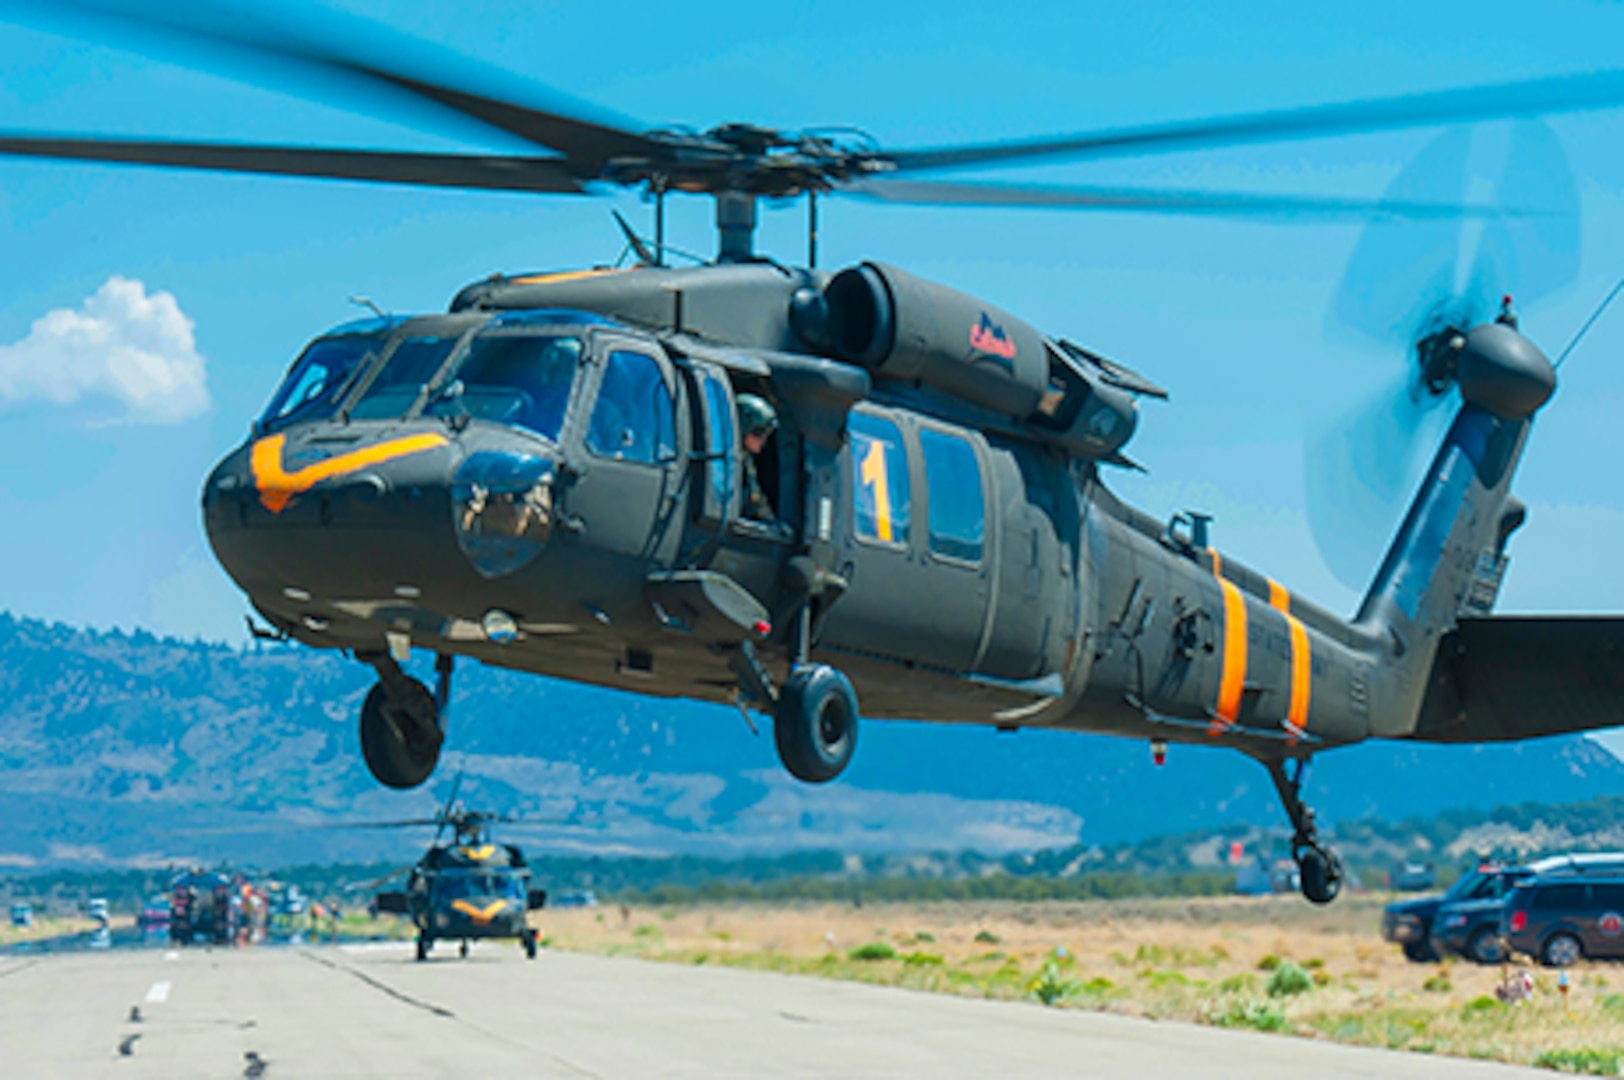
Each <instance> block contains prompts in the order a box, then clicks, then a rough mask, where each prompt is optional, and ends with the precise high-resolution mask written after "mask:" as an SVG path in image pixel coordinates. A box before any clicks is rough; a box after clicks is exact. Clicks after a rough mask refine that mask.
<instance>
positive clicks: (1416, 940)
mask: <svg viewBox="0 0 1624 1080" xmlns="http://www.w3.org/2000/svg"><path fill="white" fill-rule="evenodd" d="M1533 876H1534V871H1533V870H1532V869H1531V868H1529V867H1526V866H1500V865H1498V864H1496V863H1484V864H1482V865H1481V866H1478V867H1476V868H1475V869H1473V870H1469V871H1467V872H1466V873H1465V874H1462V875H1461V877H1460V880H1459V881H1456V882H1455V884H1454V885H1453V886H1452V887H1451V888H1450V890H1449V891H1448V892H1446V893H1444V894H1443V895H1442V896H1423V897H1420V898H1418V899H1415V900H1400V901H1399V902H1397V903H1395V904H1388V905H1387V910H1386V912H1385V913H1384V914H1383V916H1382V937H1384V938H1386V939H1387V940H1388V941H1393V942H1397V943H1398V944H1399V945H1401V946H1403V948H1404V955H1405V956H1407V957H1409V958H1410V959H1411V960H1414V961H1416V962H1417V963H1424V962H1426V961H1430V960H1436V959H1438V949H1439V948H1440V947H1442V948H1443V949H1444V950H1445V951H1450V952H1462V953H1465V954H1466V955H1468V956H1470V957H1471V958H1472V959H1474V960H1476V959H1478V955H1477V954H1476V953H1473V952H1468V951H1467V950H1468V947H1469V946H1476V947H1479V948H1480V949H1482V947H1483V945H1484V942H1485V941H1486V942H1488V943H1489V944H1490V945H1495V946H1496V947H1497V943H1496V942H1495V938H1496V936H1497V934H1498V932H1499V924H1500V918H1499V914H1500V907H1499V905H1500V901H1501V900H1502V899H1503V898H1504V897H1505V895H1506V893H1508V892H1509V891H1511V889H1512V888H1513V887H1514V886H1516V885H1517V884H1518V883H1519V882H1522V881H1526V880H1528V879H1530V878H1532V877H1533ZM1485 909H1488V910H1492V917H1490V918H1488V919H1486V920H1484V919H1482V918H1481V911H1482V910H1485ZM1440 912H1443V913H1444V918H1443V919H1440V917H1439V915H1440ZM1466 913H1470V915H1469V919H1467V920H1461V921H1460V923H1459V924H1458V925H1451V927H1450V929H1451V930H1452V931H1461V932H1460V933H1458V934H1452V935H1451V936H1450V937H1448V938H1443V939H1440V938H1439V937H1438V933H1439V931H1440V930H1442V929H1444V926H1443V925H1442V924H1443V923H1444V922H1445V921H1450V922H1451V923H1453V921H1454V918H1455V917H1457V916H1459V915H1462V914H1466ZM1467 921H1470V922H1471V925H1470V926H1467V925H1466V923H1467ZM1484 928H1486V929H1487V933H1486V934H1484V933H1483V929H1484ZM1474 933H1476V934H1478V935H1479V936H1480V937H1479V939H1474V938H1473V937H1472V935H1473V934H1474ZM1457 936H1458V937H1459V943H1458V944H1457V943H1456V942H1455V940H1454V938H1455V937H1457ZM1482 951H1485V952H1486V951H1487V950H1486V949H1483V950H1482ZM1497 959H1498V958H1496V960H1489V961H1485V962H1487V963H1495V962H1497Z"/></svg>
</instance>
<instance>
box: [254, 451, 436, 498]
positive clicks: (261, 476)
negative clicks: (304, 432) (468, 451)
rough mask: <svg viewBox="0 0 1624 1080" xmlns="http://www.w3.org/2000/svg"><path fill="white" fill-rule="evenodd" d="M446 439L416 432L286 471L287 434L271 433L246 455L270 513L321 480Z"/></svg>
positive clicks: (399, 456) (389, 459)
mask: <svg viewBox="0 0 1624 1080" xmlns="http://www.w3.org/2000/svg"><path fill="white" fill-rule="evenodd" d="M447 441H448V440H447V439H446V437H445V436H444V435H437V434H435V433H434V432H432V431H425V432H422V433H420V434H417V435H407V436H404V437H402V438H399V439H390V440H389V441H387V442H381V443H375V444H374V445H372V446H365V447H362V448H361V449H359V450H351V451H350V452H349V453H347V454H337V455H334V456H333V457H330V458H327V459H325V460H323V461H318V462H316V463H315V464H313V465H306V466H305V467H304V468H302V469H295V470H294V471H293V472H288V471H286V470H285V469H284V468H283V467H282V452H283V450H284V448H285V447H286V444H287V436H286V435H272V436H271V437H270V438H268V439H261V440H259V442H257V443H255V444H254V448H253V450H252V451H251V452H250V454H249V465H250V467H251V468H252V469H253V472H254V487H255V488H257V489H258V491H259V501H260V502H262V503H264V504H265V509H267V510H269V511H270V512H271V513H273V514H280V513H281V512H282V509H283V507H285V506H287V505H288V503H289V502H291V501H292V500H293V497H294V496H295V495H298V494H300V493H302V492H306V491H309V490H310V489H311V488H313V487H315V486H316V485H317V484H319V483H321V482H322V481H323V480H331V479H333V478H334V477H335V476H343V475H345V474H346V473H352V472H355V471H356V470H357V469H364V468H366V467H367V466H368V465H378V464H381V463H382V462H385V461H393V460H394V459H395V458H401V457H405V456H407V455H408V454H418V453H422V452H423V451H424V450H433V449H435V448H436V447H440V446H445V445H446V443H447Z"/></svg>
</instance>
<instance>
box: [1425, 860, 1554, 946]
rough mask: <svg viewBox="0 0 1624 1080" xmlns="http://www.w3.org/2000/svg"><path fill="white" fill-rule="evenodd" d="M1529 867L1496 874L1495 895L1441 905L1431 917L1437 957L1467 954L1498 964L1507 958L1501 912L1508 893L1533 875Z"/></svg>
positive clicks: (1515, 868) (1433, 941)
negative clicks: (1501, 932)
mask: <svg viewBox="0 0 1624 1080" xmlns="http://www.w3.org/2000/svg"><path fill="white" fill-rule="evenodd" d="M1526 869H1527V868H1526V867H1513V868H1510V869H1508V870H1507V872H1505V873H1503V874H1499V875H1496V876H1495V878H1494V879H1493V880H1494V883H1495V884H1494V885H1492V886H1490V892H1491V893H1492V895H1484V896H1479V897H1476V898H1474V899H1471V900H1461V901H1459V902H1457V903H1446V904H1442V905H1441V906H1439V908H1438V913H1437V914H1436V915H1434V916H1433V919H1432V951H1433V953H1434V954H1435V955H1437V956H1449V955H1451V954H1453V955H1456V956H1464V957H1465V958H1466V959H1468V960H1471V961H1472V962H1474V963H1478V964H1498V963H1500V962H1501V961H1502V960H1504V959H1505V958H1506V947H1505V942H1504V940H1503V939H1502V938H1501V936H1500V915H1501V913H1502V912H1503V911H1504V910H1505V905H1506V896H1507V895H1508V894H1509V893H1510V892H1511V890H1512V889H1514V888H1516V887H1517V886H1518V885H1519V884H1521V883H1522V882H1524V881H1528V880H1530V879H1531V878H1532V877H1533V875H1532V874H1530V873H1526V872H1525V871H1526Z"/></svg>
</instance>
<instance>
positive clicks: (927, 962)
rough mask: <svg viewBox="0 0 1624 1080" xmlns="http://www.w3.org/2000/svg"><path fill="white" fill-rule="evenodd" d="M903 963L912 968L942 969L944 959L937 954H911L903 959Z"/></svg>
mask: <svg viewBox="0 0 1624 1080" xmlns="http://www.w3.org/2000/svg"><path fill="white" fill-rule="evenodd" d="M902 962H903V963H904V964H907V965H908V966H910V967H940V966H941V964H942V958H941V957H940V956H938V955H936V954H935V953H928V952H911V953H908V954H907V955H906V956H904V957H903V958H902Z"/></svg>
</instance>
